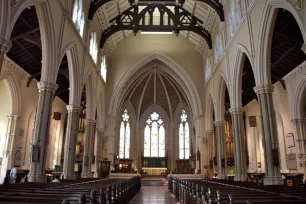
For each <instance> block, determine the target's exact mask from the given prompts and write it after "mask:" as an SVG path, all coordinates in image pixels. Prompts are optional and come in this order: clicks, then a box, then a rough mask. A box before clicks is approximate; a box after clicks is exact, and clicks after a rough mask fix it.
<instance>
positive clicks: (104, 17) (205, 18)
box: [95, 0, 223, 53]
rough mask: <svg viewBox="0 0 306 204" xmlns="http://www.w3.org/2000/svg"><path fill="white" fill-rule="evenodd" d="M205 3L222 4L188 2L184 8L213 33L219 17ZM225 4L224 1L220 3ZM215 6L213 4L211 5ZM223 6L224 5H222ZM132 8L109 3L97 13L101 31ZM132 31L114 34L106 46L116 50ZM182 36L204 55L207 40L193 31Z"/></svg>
mask: <svg viewBox="0 0 306 204" xmlns="http://www.w3.org/2000/svg"><path fill="white" fill-rule="evenodd" d="M138 2H139V3H151V2H158V3H165V4H169V3H172V5H175V4H174V3H175V1H174V0H169V1H160V0H159V1H138ZM204 2H215V4H220V5H221V3H219V0H208V1H206V0H201V1H196V0H186V1H185V2H184V4H183V8H184V9H186V10H187V11H188V12H190V13H191V15H194V16H195V17H197V18H198V19H200V20H201V21H202V22H203V24H202V25H201V26H202V27H203V28H204V29H206V30H207V31H209V32H210V31H211V29H212V27H213V24H214V22H215V21H216V18H218V15H217V13H216V11H215V10H214V9H213V7H211V6H209V5H208V4H206V3H204ZM220 2H223V1H220ZM210 4H213V3H210ZM221 6H222V5H221ZM129 7H130V3H129V1H127V0H112V1H107V3H106V4H105V5H103V6H101V7H99V9H98V10H97V12H96V15H95V18H97V20H98V21H99V23H100V27H101V30H102V31H104V30H105V29H107V28H108V27H109V26H110V25H111V23H110V20H112V19H114V18H115V17H117V16H118V15H119V14H121V13H122V12H124V11H125V10H127V9H128V8H129ZM131 33H132V31H119V32H116V33H115V34H113V35H112V36H111V37H110V38H108V40H107V42H106V46H107V47H108V49H109V50H110V51H113V50H115V49H116V46H117V44H118V43H119V42H120V41H121V40H123V39H124V38H125V37H126V36H127V35H129V34H131ZM180 35H183V36H184V37H186V38H187V39H188V40H190V41H191V42H193V43H194V44H195V48H196V49H197V50H198V51H199V52H200V53H202V52H203V51H204V50H205V48H206V47H207V43H206V42H205V40H204V39H203V38H202V37H201V36H200V35H199V34H197V33H194V32H191V31H181V32H180Z"/></svg>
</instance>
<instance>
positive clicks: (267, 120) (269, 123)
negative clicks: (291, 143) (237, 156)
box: [254, 85, 281, 185]
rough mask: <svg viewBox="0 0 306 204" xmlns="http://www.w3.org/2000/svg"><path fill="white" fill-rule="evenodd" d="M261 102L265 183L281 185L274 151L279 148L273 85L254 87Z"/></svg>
mask: <svg viewBox="0 0 306 204" xmlns="http://www.w3.org/2000/svg"><path fill="white" fill-rule="evenodd" d="M254 90H255V92H256V93H257V96H258V102H259V104H260V112H261V117H262V120H261V122H262V130H263V136H264V138H263V146H264V155H265V173H266V175H265V178H264V185H280V184H281V177H280V171H279V167H278V166H275V165H274V162H273V151H277V150H278V145H277V128H276V117H275V112H274V106H273V100H272V92H273V86H272V85H261V86H256V87H255V88H254Z"/></svg>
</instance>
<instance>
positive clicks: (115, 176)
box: [110, 173, 140, 179]
mask: <svg viewBox="0 0 306 204" xmlns="http://www.w3.org/2000/svg"><path fill="white" fill-rule="evenodd" d="M133 177H140V175H139V174H137V173H111V174H110V178H113V179H129V178H133Z"/></svg>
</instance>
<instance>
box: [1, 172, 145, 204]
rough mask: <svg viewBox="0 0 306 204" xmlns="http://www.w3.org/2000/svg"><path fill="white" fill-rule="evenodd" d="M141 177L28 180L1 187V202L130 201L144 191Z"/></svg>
mask: <svg viewBox="0 0 306 204" xmlns="http://www.w3.org/2000/svg"><path fill="white" fill-rule="evenodd" d="M140 188H141V183H140V177H134V178H131V179H125V180H118V179H103V180H95V181H86V182H81V183H76V182H68V183H67V182H61V183H25V184H9V185H1V186H0V204H12V203H17V204H23V203H39V204H42V203H50V204H62V203H63V204H77V203H78V204H85V203H91V204H97V203H100V204H104V203H114V204H121V203H122V204H125V203H126V204H127V203H128V202H129V201H130V200H131V199H132V198H133V196H134V195H136V193H137V192H138V191H139V190H140Z"/></svg>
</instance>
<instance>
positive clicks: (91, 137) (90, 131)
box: [82, 119, 96, 178]
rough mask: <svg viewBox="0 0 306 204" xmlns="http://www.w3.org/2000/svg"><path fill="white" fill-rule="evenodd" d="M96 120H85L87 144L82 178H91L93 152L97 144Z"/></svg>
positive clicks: (85, 145)
mask: <svg viewBox="0 0 306 204" xmlns="http://www.w3.org/2000/svg"><path fill="white" fill-rule="evenodd" d="M95 125H96V121H95V120H90V119H86V120H85V144H84V156H83V167H82V178H91V177H92V176H93V175H92V173H91V163H92V152H93V149H94V144H95Z"/></svg>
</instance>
